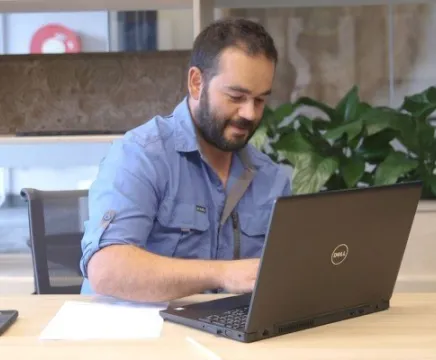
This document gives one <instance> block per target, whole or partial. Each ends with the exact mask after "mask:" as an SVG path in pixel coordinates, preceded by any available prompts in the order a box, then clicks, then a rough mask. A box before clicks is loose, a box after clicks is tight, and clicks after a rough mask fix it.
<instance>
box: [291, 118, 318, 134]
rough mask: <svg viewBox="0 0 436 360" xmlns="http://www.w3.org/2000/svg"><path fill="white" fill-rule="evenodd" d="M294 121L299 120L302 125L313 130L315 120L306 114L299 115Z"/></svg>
mask: <svg viewBox="0 0 436 360" xmlns="http://www.w3.org/2000/svg"><path fill="white" fill-rule="evenodd" d="M294 122H298V123H299V124H300V125H301V126H304V127H305V128H306V129H307V130H308V131H310V132H313V125H314V121H313V120H312V119H309V118H308V117H307V116H305V115H298V116H297V117H296V118H295V120H294Z"/></svg>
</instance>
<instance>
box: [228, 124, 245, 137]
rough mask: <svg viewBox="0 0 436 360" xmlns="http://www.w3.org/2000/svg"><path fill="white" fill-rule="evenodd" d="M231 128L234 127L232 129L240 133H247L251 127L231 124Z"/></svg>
mask: <svg viewBox="0 0 436 360" xmlns="http://www.w3.org/2000/svg"><path fill="white" fill-rule="evenodd" d="M230 128H231V129H232V131H233V132H234V133H237V134H240V135H245V134H247V133H248V132H249V129H247V128H242V127H238V126H234V125H230Z"/></svg>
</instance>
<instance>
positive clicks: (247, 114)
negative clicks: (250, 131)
mask: <svg viewBox="0 0 436 360" xmlns="http://www.w3.org/2000/svg"><path fill="white" fill-rule="evenodd" d="M239 116H240V117H241V118H244V119H247V120H252V121H254V120H256V106H255V105H254V103H253V102H252V101H246V102H245V103H244V104H242V105H241V107H240V108H239Z"/></svg>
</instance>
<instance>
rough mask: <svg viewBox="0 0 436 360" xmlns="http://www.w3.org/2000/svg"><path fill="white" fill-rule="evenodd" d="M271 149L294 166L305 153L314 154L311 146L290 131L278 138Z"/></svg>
mask: <svg viewBox="0 0 436 360" xmlns="http://www.w3.org/2000/svg"><path fill="white" fill-rule="evenodd" d="M271 147H272V148H273V149H274V150H276V151H277V152H279V153H280V154H281V155H282V156H284V157H285V158H286V159H288V160H289V162H290V163H291V164H292V165H294V166H295V164H296V163H297V160H298V156H300V155H301V154H305V153H307V152H315V149H314V148H313V146H312V145H311V144H310V143H309V142H308V141H307V140H306V139H305V138H304V137H303V135H302V134H301V133H300V132H299V131H297V130H292V131H289V133H287V134H285V135H283V136H281V137H280V139H279V140H278V141H276V142H275V143H274V144H271Z"/></svg>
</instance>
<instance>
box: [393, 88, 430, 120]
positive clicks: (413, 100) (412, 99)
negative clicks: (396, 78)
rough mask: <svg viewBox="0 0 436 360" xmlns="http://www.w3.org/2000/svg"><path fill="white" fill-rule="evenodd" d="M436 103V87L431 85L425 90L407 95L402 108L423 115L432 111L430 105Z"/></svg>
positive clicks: (419, 115)
mask: <svg viewBox="0 0 436 360" xmlns="http://www.w3.org/2000/svg"><path fill="white" fill-rule="evenodd" d="M435 104H436V87H434V86H430V87H429V88H427V89H425V90H424V91H422V92H420V93H417V94H414V95H410V96H406V97H405V98H404V101H403V103H402V104H401V109H403V110H406V111H408V112H409V113H410V114H412V115H414V116H417V117H422V116H423V115H424V114H426V113H428V111H430V107H431V106H432V105H435ZM427 116H428V115H427Z"/></svg>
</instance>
